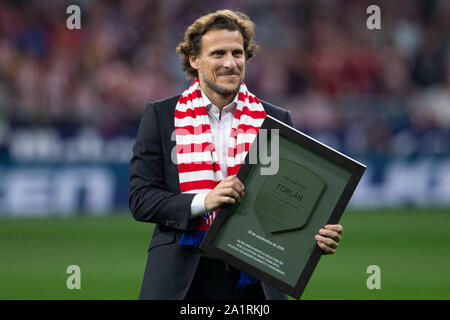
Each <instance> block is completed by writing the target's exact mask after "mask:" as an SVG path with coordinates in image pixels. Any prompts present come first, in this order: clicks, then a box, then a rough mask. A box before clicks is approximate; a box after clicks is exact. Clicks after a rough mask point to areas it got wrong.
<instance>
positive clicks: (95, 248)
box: [0, 209, 450, 299]
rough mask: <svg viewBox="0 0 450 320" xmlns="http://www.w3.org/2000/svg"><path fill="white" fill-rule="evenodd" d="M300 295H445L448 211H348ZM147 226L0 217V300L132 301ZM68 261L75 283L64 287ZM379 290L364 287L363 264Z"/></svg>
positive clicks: (449, 283)
mask: <svg viewBox="0 0 450 320" xmlns="http://www.w3.org/2000/svg"><path fill="white" fill-rule="evenodd" d="M341 224H342V225H343V226H344V234H343V241H342V242H341V245H340V247H339V249H338V252H337V253H336V255H334V256H324V257H322V258H321V260H320V261H319V264H318V266H317V268H316V270H315V271H314V273H313V275H312V277H311V280H310V282H309V283H308V286H307V287H306V290H305V292H304V294H303V296H302V299H450V273H449V272H450V210H445V209H403V210H371V211H356V210H347V211H346V212H345V213H344V215H343V218H342V219H341ZM153 227H154V225H152V224H146V223H140V222H137V221H134V220H133V219H132V217H131V215H130V214H126V213H125V214H123V213H122V214H114V215H111V216H108V217H104V218H89V217H84V216H80V217H77V218H66V219H56V218H54V219H19V220H9V219H4V220H0V299H136V298H137V297H138V294H139V289H140V285H141V281H142V275H143V272H144V267H145V262H146V253H147V246H148V242H149V239H150V237H151V234H152V232H153ZM69 265H78V266H79V267H80V268H81V289H80V290H69V289H67V287H66V280H67V278H68V277H69V276H70V275H69V274H66V268H67V267H68V266H69ZM370 265H377V266H379V267H380V270H381V289H379V290H378V289H373V290H369V289H368V288H367V286H366V281H367V278H368V277H369V276H370V274H367V273H366V270H367V267H368V266H370Z"/></svg>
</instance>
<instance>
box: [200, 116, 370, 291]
mask: <svg viewBox="0 0 450 320" xmlns="http://www.w3.org/2000/svg"><path fill="white" fill-rule="evenodd" d="M269 150H270V152H269ZM277 151H278V152H277ZM269 153H270V157H268V156H267V155H268V154H269ZM255 155H256V157H255ZM267 158H271V159H270V160H271V161H267V160H268V159H267ZM255 159H256V161H255ZM262 159H263V160H264V161H262ZM251 161H253V162H254V163H252V162H251ZM270 166H273V168H275V169H276V170H264V169H267V168H268V167H270ZM364 170H365V166H364V165H362V164H360V163H359V162H357V161H355V160H353V159H351V158H349V157H347V156H345V155H343V154H342V153H339V152H338V151H336V150H334V149H332V148H329V147H328V146H326V145H324V144H322V143H320V142H318V141H316V140H314V139H313V138H311V137H309V136H307V135H305V134H303V133H301V132H300V131H297V130H296V129H295V128H292V127H290V126H288V125H286V124H284V123H282V122H280V121H278V120H276V119H274V118H272V117H270V116H266V118H265V119H264V122H263V125H262V126H261V128H260V130H259V132H258V135H257V139H256V140H255V142H253V144H252V146H251V148H250V151H249V152H248V154H247V157H246V159H245V161H244V163H243V164H241V167H240V169H239V172H238V173H237V177H238V178H239V179H240V180H241V181H242V182H243V183H244V185H245V196H244V197H243V198H242V199H241V202H240V203H237V204H235V205H223V206H222V207H221V208H220V210H219V212H218V214H217V216H216V218H215V219H214V222H213V223H212V225H211V226H210V228H209V231H208V233H207V234H206V236H205V238H204V240H203V242H202V244H201V246H200V249H201V250H203V251H206V252H208V253H209V254H212V255H214V256H216V257H218V258H220V259H222V260H224V261H225V262H227V263H229V264H231V265H233V266H235V267H236V268H238V269H240V270H242V271H245V272H247V273H249V274H251V275H252V276H254V277H256V278H258V279H260V280H261V281H264V282H265V283H268V284H270V285H271V286H273V287H275V288H278V289H279V290H281V291H284V292H286V293H287V294H289V295H291V296H292V297H295V298H299V297H300V296H301V294H302V292H303V290H304V288H305V286H306V284H307V283H308V280H309V278H310V277H311V274H312V272H313V271H314V268H315V266H316V265H317V263H318V261H319V259H320V257H321V255H322V250H321V249H320V248H319V247H318V246H317V242H316V240H315V239H314V236H315V235H316V234H317V233H318V232H319V229H320V228H323V226H325V225H326V224H336V223H338V222H339V219H340V217H341V216H342V213H343V212H344V209H345V207H346V206H347V204H348V202H349V200H350V198H351V195H352V194H353V192H354V190H355V188H356V186H357V185H358V183H359V181H360V179H361V177H362V175H363V173H364Z"/></svg>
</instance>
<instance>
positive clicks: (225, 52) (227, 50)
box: [190, 30, 245, 97]
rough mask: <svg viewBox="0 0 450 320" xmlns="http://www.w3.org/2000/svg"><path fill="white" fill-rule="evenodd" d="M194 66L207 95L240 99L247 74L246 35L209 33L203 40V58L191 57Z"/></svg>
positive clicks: (234, 32)
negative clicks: (238, 94) (238, 96)
mask: <svg viewBox="0 0 450 320" xmlns="http://www.w3.org/2000/svg"><path fill="white" fill-rule="evenodd" d="M190 63H191V66H192V67H193V68H194V69H196V70H197V71H198V75H199V79H200V86H201V87H202V89H203V90H204V91H205V93H206V94H207V95H208V93H211V92H212V93H216V94H219V95H220V96H222V97H229V96H231V95H233V96H234V95H236V93H237V92H238V91H239V86H240V84H241V82H242V80H243V79H244V74H245V53H244V38H243V37H242V34H241V33H240V32H239V31H238V30H236V31H230V30H210V31H208V32H207V33H205V34H204V35H203V37H202V39H201V51H200V54H199V56H198V57H196V56H191V57H190ZM208 91H209V92H208Z"/></svg>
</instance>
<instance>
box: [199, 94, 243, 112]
mask: <svg viewBox="0 0 450 320" xmlns="http://www.w3.org/2000/svg"><path fill="white" fill-rule="evenodd" d="M200 91H201V92H202V98H203V101H204V102H205V107H206V111H208V113H210V114H212V115H214V116H216V117H217V118H219V114H220V109H219V107H217V106H216V105H214V104H213V103H212V102H211V100H209V98H208V96H207V95H206V94H205V92H204V91H203V90H202V89H201V88H200ZM238 95H239V94H238V93H237V94H236V96H235V97H234V99H233V101H232V102H231V103H230V104H229V105H226V106H225V107H223V108H222V112H223V113H229V112H231V113H233V114H234V111H235V110H236V106H237V102H238Z"/></svg>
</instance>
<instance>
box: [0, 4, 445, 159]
mask: <svg viewBox="0 0 450 320" xmlns="http://www.w3.org/2000/svg"><path fill="white" fill-rule="evenodd" d="M375 2H376V3H375ZM70 4H77V5H79V6H80V8H81V30H68V29H67V28H66V19H67V17H68V16H69V15H68V14H67V13H66V7H67V6H68V5H70ZM370 4H378V5H379V6H380V8H381V27H382V28H381V30H368V29H367V28H366V19H367V18H368V16H369V15H368V14H367V13H366V8H367V7H368V6H369V5H370ZM221 8H229V9H233V10H236V9H237V10H241V11H243V12H245V13H247V14H248V15H249V16H250V17H251V18H252V20H254V21H255V22H256V25H257V29H256V41H257V42H258V43H259V45H260V47H261V50H260V51H259V52H258V53H257V54H256V56H255V57H254V58H252V60H250V61H249V63H248V66H247V71H246V80H245V81H246V83H247V85H248V87H249V89H250V90H251V91H252V92H253V93H254V94H256V95H257V96H258V97H260V98H261V99H264V100H267V101H270V102H272V103H274V104H278V105H280V106H283V107H285V108H287V109H289V110H290V111H291V112H292V115H293V118H294V121H295V123H296V125H297V127H298V128H299V129H301V130H304V131H306V132H317V133H318V134H320V133H321V132H334V135H333V137H340V139H341V141H343V144H344V146H343V147H342V148H341V149H343V150H345V151H347V152H350V154H352V155H362V154H368V153H371V154H375V155H376V154H389V155H391V156H392V155H393V156H411V155H414V154H417V153H418V154H429V155H449V154H450V144H449V141H450V134H449V132H450V130H449V129H450V49H449V39H450V1H448V0H428V1H427V0H423V1H417V0H416V1H356V0H353V1H348V0H347V1H337V0H336V1H333V0H320V1H319V0H307V1H297V0H289V1H287V0H286V1H275V0H252V1H241V0H224V1H220V2H211V1H204V0H202V1H199V0H179V1H171V0H166V1H144V0H134V1H125V0H122V1H119V0H118V1H93V0H92V1H89V0H85V1H50V0H39V1H38V0H36V1H2V2H0V123H2V124H0V127H3V128H5V127H7V126H8V125H9V124H12V123H15V122H20V123H29V124H52V123H58V122H61V121H62V122H67V121H74V122H80V123H89V124H94V125H103V124H104V123H110V124H115V123H121V122H136V121H137V120H138V119H139V118H140V116H141V115H142V113H143V110H144V106H145V104H146V102H149V101H153V100H156V99H160V98H164V97H168V96H172V95H175V94H179V93H181V91H182V90H184V89H185V88H186V87H187V85H188V84H189V82H188V81H187V79H186V78H185V75H184V74H183V72H182V71H181V68H180V63H179V60H178V56H177V55H176V53H175V47H176V44H177V43H178V42H179V41H181V39H182V37H183V32H184V30H185V28H186V27H187V26H188V25H190V24H191V23H192V22H193V21H194V20H195V19H196V18H197V17H198V16H200V15H201V14H205V13H208V12H211V11H215V10H217V9H221ZM3 130H4V129H3ZM0 131H1V130H0ZM323 139H324V140H327V138H326V136H324V137H323ZM327 142H328V143H330V144H332V145H333V141H332V139H331V140H329V141H327Z"/></svg>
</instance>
